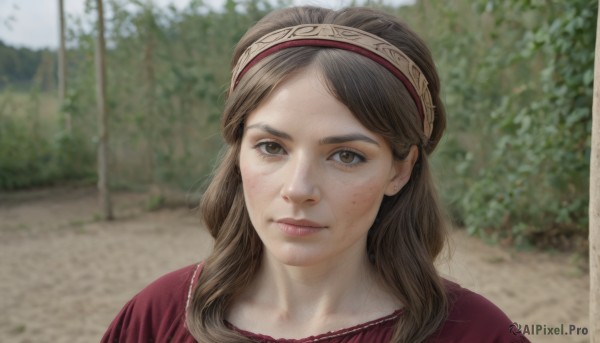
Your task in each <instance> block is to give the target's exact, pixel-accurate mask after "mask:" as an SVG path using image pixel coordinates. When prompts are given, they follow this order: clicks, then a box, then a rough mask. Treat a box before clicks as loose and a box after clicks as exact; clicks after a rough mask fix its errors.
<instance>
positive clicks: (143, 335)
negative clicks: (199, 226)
mask: <svg viewBox="0 0 600 343" xmlns="http://www.w3.org/2000/svg"><path fill="white" fill-rule="evenodd" d="M201 268H202V265H201V264H198V265H191V266H187V267H185V268H181V269H179V270H176V271H174V272H170V273H168V274H166V275H164V276H161V277H160V278H158V279H157V280H155V281H154V282H152V283H151V284H149V285H148V286H147V287H146V288H144V289H143V290H142V291H140V292H139V293H138V294H136V295H135V296H134V297H133V298H132V299H131V300H130V301H129V302H128V303H127V304H125V306H124V307H123V308H122V309H121V311H120V312H119V314H118V315H117V317H116V318H115V319H114V320H113V321H112V323H111V324H110V326H109V328H108V330H107V331H106V333H105V334H104V337H103V339H102V342H151V341H152V342H153V341H168V340H172V341H188V340H189V339H191V336H190V335H189V333H188V332H187V329H185V310H186V302H187V299H188V293H189V290H190V286H191V283H192V282H193V281H195V277H196V276H197V274H198V273H199V270H200V269H201ZM188 336H189V337H188ZM192 342H193V340H192Z"/></svg>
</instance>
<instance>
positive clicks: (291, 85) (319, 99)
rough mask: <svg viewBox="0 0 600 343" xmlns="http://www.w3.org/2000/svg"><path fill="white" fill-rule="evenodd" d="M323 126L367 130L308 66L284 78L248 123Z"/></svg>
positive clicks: (253, 112)
mask: <svg viewBox="0 0 600 343" xmlns="http://www.w3.org/2000/svg"><path fill="white" fill-rule="evenodd" d="M262 121H269V122H271V123H279V124H282V125H283V124H285V125H287V126H290V125H291V126H294V125H296V126H297V125H302V126H304V127H312V128H317V127H322V126H324V125H333V126H336V125H335V124H337V126H354V127H356V128H360V129H361V130H367V129H366V128H365V127H364V126H363V125H362V124H361V123H360V122H359V121H358V119H357V118H356V117H355V116H354V114H353V113H352V112H351V111H350V109H348V107H347V106H346V105H344V104H343V103H341V102H340V101H339V100H338V99H337V98H336V97H334V96H333V95H332V94H331V92H330V91H329V89H328V87H327V86H326V81H325V79H324V77H323V76H322V75H321V73H320V72H319V71H318V70H317V69H316V68H308V69H305V70H302V71H300V72H297V73H295V74H294V75H292V76H290V77H289V78H287V79H285V80H284V81H283V82H282V83H281V84H279V85H278V86H277V87H275V88H274V90H273V91H272V92H271V94H269V96H268V97H266V98H265V99H264V100H263V101H262V102H261V103H260V104H259V106H258V107H257V108H256V109H255V110H254V111H252V112H251V113H250V115H249V116H248V118H247V120H246V126H248V125H252V124H255V123H257V122H262Z"/></svg>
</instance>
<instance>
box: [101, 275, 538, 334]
mask: <svg viewBox="0 0 600 343" xmlns="http://www.w3.org/2000/svg"><path fill="white" fill-rule="evenodd" d="M200 270H201V266H200V265H197V266H196V265H194V266H189V267H186V268H183V269H180V270H177V271H175V272H172V273H169V274H167V275H165V276H163V277H161V278H159V279H158V280H156V281H154V282H153V283H151V284H150V285H149V286H148V287H146V288H145V289H144V290H142V291H141V292H140V293H138V294H137V295H136V296H134V297H133V299H131V300H130V301H129V302H128V303H127V304H126V305H125V306H124V307H123V309H122V310H121V312H120V313H119V314H118V315H117V317H116V318H115V319H114V320H113V322H112V323H111V324H110V326H109V328H108V330H107V331H106V333H105V334H104V337H103V338H102V342H144V343H146V342H161V343H162V342H182V343H197V342H196V340H195V339H194V338H193V337H192V336H191V335H190V333H189V332H188V330H187V328H186V326H185V309H186V304H187V301H188V296H189V293H190V290H191V287H192V286H194V284H193V283H194V282H195V281H196V280H197V278H198V275H199V273H200ZM446 287H447V292H448V296H449V298H450V299H451V308H450V314H449V316H448V319H447V320H446V322H445V323H444V325H443V326H442V327H441V328H440V329H439V330H438V332H437V333H436V334H435V335H434V336H433V337H432V338H431V339H430V341H429V342H430V343H450V342H467V343H470V342H489V343H492V342H494V343H509V342H511V343H517V342H529V340H528V339H527V338H526V337H525V336H523V335H521V334H520V333H516V334H513V333H511V331H510V330H509V326H510V325H511V323H512V322H511V321H510V320H509V319H508V317H507V316H506V315H505V314H504V313H503V312H502V311H501V310H500V309H499V308H498V307H496V306H495V305H494V304H492V303H491V302H490V301H488V300H487V299H485V298H484V297H482V296H481V295H479V294H476V293H473V292H471V291H469V290H468V289H466V288H462V287H460V286H459V285H457V284H456V283H453V282H450V281H447V283H446ZM400 316H402V310H398V311H395V312H394V313H391V314H389V315H387V316H385V317H382V318H379V319H376V320H372V321H369V322H366V323H363V324H359V325H356V326H353V327H350V328H346V329H342V330H337V331H332V332H328V333H324V334H321V335H317V336H311V337H307V338H303V339H274V338H272V337H269V336H265V335H260V334H256V333H251V332H247V331H244V330H240V329H237V328H235V327H234V326H233V325H229V327H230V328H231V329H232V330H236V331H237V332H239V333H241V334H243V335H244V336H246V337H249V338H251V339H252V340H253V341H256V342H263V343H308V342H319V343H358V342H368V343H375V342H389V340H390V337H391V334H392V332H393V328H394V324H395V323H396V322H397V321H398V319H399V318H400Z"/></svg>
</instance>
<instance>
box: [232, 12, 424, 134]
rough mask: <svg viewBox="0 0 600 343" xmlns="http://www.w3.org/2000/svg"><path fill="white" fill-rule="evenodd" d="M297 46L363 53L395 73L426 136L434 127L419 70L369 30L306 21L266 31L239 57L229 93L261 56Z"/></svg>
mask: <svg viewBox="0 0 600 343" xmlns="http://www.w3.org/2000/svg"><path fill="white" fill-rule="evenodd" d="M298 46H322V47H330V48H339V49H343V50H348V51H352V52H354V53H357V54H360V55H363V56H365V57H368V58H370V59H371V60H373V61H375V62H377V63H379V64H380V65H382V66H383V67H385V68H386V69H387V70H388V71H390V72H391V73H392V74H394V76H396V77H397V78H398V79H399V80H400V81H402V83H403V84H404V86H405V87H406V89H407V90H408V92H409V93H410V95H411V97H412V99H413V101H414V102H415V104H416V106H417V109H418V110H419V115H420V117H421V122H422V123H423V131H424V132H425V135H426V136H427V137H430V136H431V131H432V129H433V119H434V115H433V112H434V107H433V101H432V100H431V94H430V93H429V89H428V88H427V79H426V78H425V75H423V72H421V69H419V67H418V66H417V65H416V64H415V63H414V62H413V61H412V60H411V59H410V58H409V57H408V56H406V54H405V53H403V52H402V51H401V50H400V49H398V48H397V47H395V46H394V45H392V44H390V43H388V42H387V41H386V40H384V39H382V38H381V37H378V36H376V35H373V34H370V33H368V32H365V31H362V30H359V29H355V28H353V27H348V26H340V25H333V24H305V25H298V26H292V27H286V28H283V29H280V30H277V31H273V32H271V33H268V34H266V35H264V36H262V37H261V38H259V39H258V40H257V41H255V42H254V43H252V45H250V46H249V47H248V48H247V49H246V50H245V51H244V53H243V54H242V55H241V56H240V58H239V59H238V61H237V64H236V66H235V68H234V69H233V76H232V78H231V86H230V89H229V91H230V93H231V92H233V90H234V89H235V87H236V86H237V84H238V82H239V81H240V79H241V78H242V76H243V75H244V74H245V73H246V72H247V71H248V70H249V69H250V68H252V66H254V65H255V64H256V63H258V62H259V61H260V60H262V59H263V58H265V57H267V56H269V55H271V54H273V53H274V52H276V51H279V50H282V49H286V48H291V47H298Z"/></svg>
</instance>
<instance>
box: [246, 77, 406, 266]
mask: <svg viewBox="0 0 600 343" xmlns="http://www.w3.org/2000/svg"><path fill="white" fill-rule="evenodd" d="M415 158H416V157H414V158H413V157H412V156H409V158H407V159H405V160H404V161H394V160H393V158H392V152H391V150H390V147H389V146H388V144H387V143H386V142H385V141H384V140H383V139H382V138H381V137H380V136H378V135H377V134H375V133H373V132H371V131H369V130H368V129H367V128H365V127H364V126H363V125H362V124H361V123H360V122H359V121H358V120H357V119H356V118H355V117H354V116H353V114H352V113H351V112H350V110H349V109H348V108H347V107H346V106H345V105H343V104H342V103H340V102H339V101H338V100H336V99H335V98H334V97H333V96H332V95H331V94H330V93H329V92H328V91H327V89H326V88H325V86H324V84H323V81H322V79H321V77H320V75H319V73H318V71H316V70H315V69H312V68H311V69H308V70H304V71H302V72H300V73H299V74H297V75H295V76H293V77H291V78H289V79H288V80H287V81H286V82H284V83H282V84H281V85H280V86H278V87H277V88H276V89H275V91H274V92H273V93H272V94H271V95H270V96H269V97H268V98H267V99H265V100H264V101H263V102H262V103H261V104H260V106H259V107H258V108H257V109H256V110H255V111H253V112H252V113H251V114H250V115H249V116H248V118H247V120H246V123H245V128H244V136H243V138H242V145H241V151H240V162H239V163H240V171H241V175H242V182H243V189H244V197H245V201H246V207H247V209H248V213H249V215H250V219H251V221H252V224H253V226H254V228H255V229H256V232H257V233H258V235H259V236H260V238H261V240H262V242H263V244H264V246H265V248H266V253H267V256H268V258H275V259H276V260H278V261H280V262H281V263H284V264H286V265H294V266H310V265H315V264H317V263H323V262H333V263H335V262H336V261H339V262H342V261H344V260H345V259H346V258H348V257H349V256H350V255H354V254H366V239H367V232H368V231H369V228H370V227H371V225H372V224H373V221H374V220H375V216H376V214H377V212H378V209H379V206H380V204H381V201H382V199H383V196H384V195H393V194H395V193H396V192H398V191H399V190H400V189H401V188H402V186H403V185H404V184H406V182H407V181H408V178H409V177H410V172H411V169H412V164H413V161H414V159H415Z"/></svg>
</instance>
